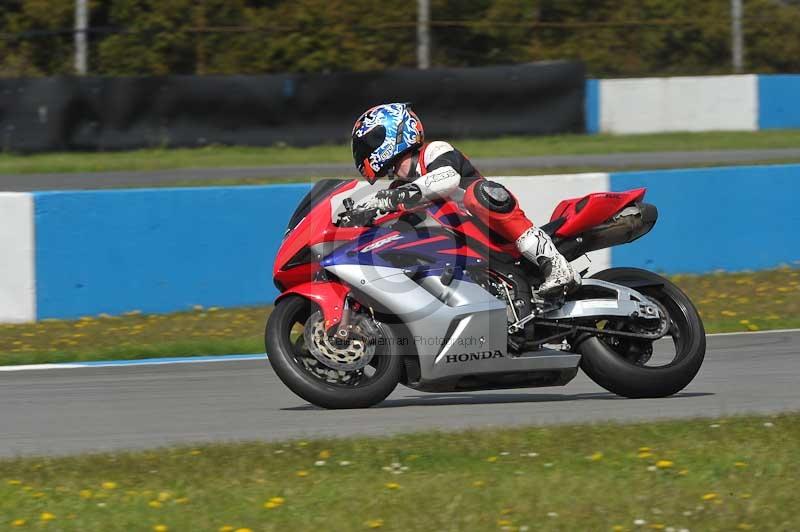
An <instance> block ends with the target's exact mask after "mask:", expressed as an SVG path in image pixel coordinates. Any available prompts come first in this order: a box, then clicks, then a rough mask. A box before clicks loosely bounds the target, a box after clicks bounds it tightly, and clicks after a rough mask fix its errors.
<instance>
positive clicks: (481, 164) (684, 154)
mask: <svg viewBox="0 0 800 532" xmlns="http://www.w3.org/2000/svg"><path fill="white" fill-rule="evenodd" d="M343 149H345V148H343ZM788 160H800V148H784V149H769V150H717V151H675V152H644V153H612V154H599V155H548V156H539V157H506V158H485V159H481V158H477V159H475V160H474V162H475V166H477V167H478V168H480V169H481V171H482V172H483V174H484V175H492V174H495V173H503V174H505V173H508V172H509V171H520V170H525V171H528V172H532V171H535V172H539V173H546V172H547V171H548V169H558V168H597V169H602V170H608V171H610V170H631V169H646V168H660V167H687V166H712V165H731V164H747V163H766V162H770V161H772V162H782V161H788ZM331 176H338V177H352V176H354V169H353V165H352V164H350V163H346V164H345V163H340V164H303V165H278V166H268V167H261V168H183V169H174V170H159V171H147V172H142V171H129V172H94V173H93V172H89V173H68V174H5V175H0V190H2V191H10V192H17V191H18V192H26V191H34V190H80V189H102V188H121V187H152V186H164V185H171V184H194V185H202V184H203V183H204V182H209V181H220V180H232V181H235V180H241V179H264V178H267V179H268V178H303V177H309V178H310V177H331Z"/></svg>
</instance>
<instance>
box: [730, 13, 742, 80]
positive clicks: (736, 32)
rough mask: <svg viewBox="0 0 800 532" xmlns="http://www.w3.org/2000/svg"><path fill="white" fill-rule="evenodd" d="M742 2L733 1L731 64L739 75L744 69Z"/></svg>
mask: <svg viewBox="0 0 800 532" xmlns="http://www.w3.org/2000/svg"><path fill="white" fill-rule="evenodd" d="M743 11H744V8H743V6H742V0H731V62H732V63H733V71H734V72H736V73H737V74H739V73H741V72H742V69H743V68H744V37H743V35H742V13H743Z"/></svg>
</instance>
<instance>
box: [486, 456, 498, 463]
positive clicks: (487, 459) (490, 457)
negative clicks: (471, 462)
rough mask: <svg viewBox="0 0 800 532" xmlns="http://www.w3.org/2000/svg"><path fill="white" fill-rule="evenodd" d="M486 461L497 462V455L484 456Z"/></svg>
mask: <svg viewBox="0 0 800 532" xmlns="http://www.w3.org/2000/svg"><path fill="white" fill-rule="evenodd" d="M486 461H487V462H489V463H494V462H497V457H496V456H489V457H488V458H486Z"/></svg>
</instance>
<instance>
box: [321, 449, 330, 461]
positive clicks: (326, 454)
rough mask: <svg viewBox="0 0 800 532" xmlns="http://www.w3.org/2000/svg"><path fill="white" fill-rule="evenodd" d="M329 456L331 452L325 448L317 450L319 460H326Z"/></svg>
mask: <svg viewBox="0 0 800 532" xmlns="http://www.w3.org/2000/svg"><path fill="white" fill-rule="evenodd" d="M330 457H331V452H330V451H328V450H327V449H324V450H322V451H320V452H319V458H320V460H327V459H328V458H330Z"/></svg>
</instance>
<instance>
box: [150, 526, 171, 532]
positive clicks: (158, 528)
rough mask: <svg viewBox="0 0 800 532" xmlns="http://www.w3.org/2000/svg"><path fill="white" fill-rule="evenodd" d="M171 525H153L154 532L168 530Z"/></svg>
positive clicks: (165, 531)
mask: <svg viewBox="0 0 800 532" xmlns="http://www.w3.org/2000/svg"><path fill="white" fill-rule="evenodd" d="M168 530H169V527H168V526H167V525H156V526H154V527H153V532H167V531H168Z"/></svg>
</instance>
